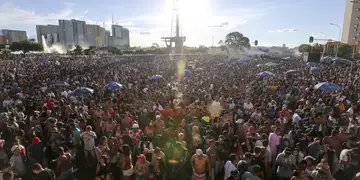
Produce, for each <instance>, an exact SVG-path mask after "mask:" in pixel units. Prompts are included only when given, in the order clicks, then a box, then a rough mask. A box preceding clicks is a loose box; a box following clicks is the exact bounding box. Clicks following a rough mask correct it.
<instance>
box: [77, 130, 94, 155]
mask: <svg viewBox="0 0 360 180" xmlns="http://www.w3.org/2000/svg"><path fill="white" fill-rule="evenodd" d="M96 137H97V136H96V133H95V132H94V131H92V127H91V126H89V125H88V126H86V131H84V132H82V133H81V134H80V138H82V139H83V140H84V152H85V157H86V158H87V159H88V160H90V158H94V157H95V156H96V155H95V139H96ZM89 155H90V156H89Z"/></svg>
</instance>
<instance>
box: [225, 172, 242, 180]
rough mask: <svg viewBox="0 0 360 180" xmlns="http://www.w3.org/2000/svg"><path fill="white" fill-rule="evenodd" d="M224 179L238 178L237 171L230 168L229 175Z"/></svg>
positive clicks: (236, 179) (237, 179)
mask: <svg viewBox="0 0 360 180" xmlns="http://www.w3.org/2000/svg"><path fill="white" fill-rule="evenodd" d="M226 180H239V171H238V170H236V169H235V170H232V171H231V172H230V176H229V177H228V178H227V179H226Z"/></svg>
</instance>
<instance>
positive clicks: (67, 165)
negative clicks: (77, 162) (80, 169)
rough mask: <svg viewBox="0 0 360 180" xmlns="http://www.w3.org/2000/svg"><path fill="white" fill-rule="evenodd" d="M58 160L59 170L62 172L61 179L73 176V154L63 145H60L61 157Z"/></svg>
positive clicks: (65, 179)
mask: <svg viewBox="0 0 360 180" xmlns="http://www.w3.org/2000/svg"><path fill="white" fill-rule="evenodd" d="M55 161H57V170H58V171H59V172H60V176H59V180H67V179H70V178H73V172H72V170H73V167H72V163H71V162H72V155H71V153H70V152H65V150H64V148H63V147H59V157H58V158H57V159H56V160H55Z"/></svg>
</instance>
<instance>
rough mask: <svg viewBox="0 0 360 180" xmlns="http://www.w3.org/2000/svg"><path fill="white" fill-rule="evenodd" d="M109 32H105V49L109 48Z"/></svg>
mask: <svg viewBox="0 0 360 180" xmlns="http://www.w3.org/2000/svg"><path fill="white" fill-rule="evenodd" d="M109 38H110V31H107V30H105V47H108V46H109Z"/></svg>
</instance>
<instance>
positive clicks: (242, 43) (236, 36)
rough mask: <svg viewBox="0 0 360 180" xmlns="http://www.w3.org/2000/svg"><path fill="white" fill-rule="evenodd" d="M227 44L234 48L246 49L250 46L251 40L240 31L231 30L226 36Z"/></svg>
mask: <svg viewBox="0 0 360 180" xmlns="http://www.w3.org/2000/svg"><path fill="white" fill-rule="evenodd" d="M225 45H226V46H228V47H230V48H233V49H244V48H249V47H250V40H249V38H247V37H245V36H244V35H243V34H241V33H239V32H231V33H229V34H227V35H226V37H225Z"/></svg>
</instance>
